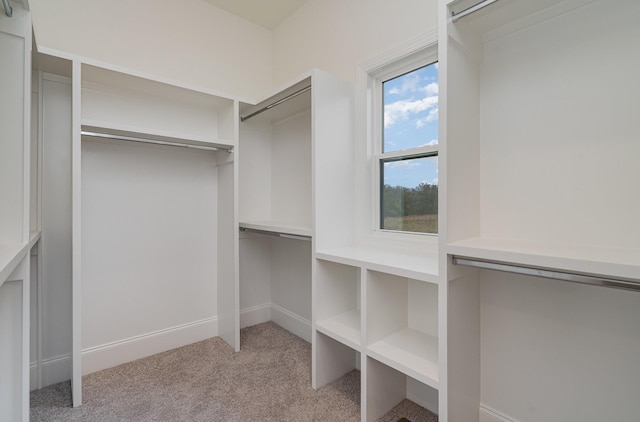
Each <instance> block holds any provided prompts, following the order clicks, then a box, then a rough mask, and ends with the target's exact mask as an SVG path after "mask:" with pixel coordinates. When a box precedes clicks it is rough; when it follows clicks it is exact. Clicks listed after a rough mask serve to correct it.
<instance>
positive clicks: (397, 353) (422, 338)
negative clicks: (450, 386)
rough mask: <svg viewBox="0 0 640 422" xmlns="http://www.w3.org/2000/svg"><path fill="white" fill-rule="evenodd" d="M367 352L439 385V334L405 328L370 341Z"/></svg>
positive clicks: (427, 381) (386, 363) (414, 376)
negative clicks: (437, 335)
mask: <svg viewBox="0 0 640 422" xmlns="http://www.w3.org/2000/svg"><path fill="white" fill-rule="evenodd" d="M367 355H369V356H370V357H372V358H374V359H376V360H378V361H380V362H382V363H384V364H385V365H388V366H390V367H392V368H394V369H396V370H398V371H400V372H402V373H404V374H406V375H408V376H410V377H412V378H415V379H417V380H418V381H420V382H422V383H424V384H427V385H429V386H431V387H433V388H436V389H437V388H438V386H439V365H438V339H437V337H434V336H430V335H428V334H425V333H421V332H419V331H417V330H413V329H411V328H406V329H404V330H401V331H398V332H396V333H394V334H392V335H390V336H387V337H385V338H383V339H382V340H380V341H377V342H375V343H374V344H372V345H370V346H369V347H368V348H367Z"/></svg>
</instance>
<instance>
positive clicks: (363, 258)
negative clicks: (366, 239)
mask: <svg viewBox="0 0 640 422" xmlns="http://www.w3.org/2000/svg"><path fill="white" fill-rule="evenodd" d="M316 258H318V259H323V260H325V261H331V262H336V263H339V264H345V265H351V266H356V267H363V268H364V269H367V270H373V271H378V272H381V273H387V274H393V275H397V276H400V277H408V278H413V279H416V280H421V281H426V282H429V283H438V252H437V250H433V251H429V252H428V253H423V254H416V253H412V252H410V251H405V250H398V249H388V248H379V247H373V246H350V247H342V248H335V249H327V250H321V251H317V252H316Z"/></svg>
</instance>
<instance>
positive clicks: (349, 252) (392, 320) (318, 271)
mask: <svg viewBox="0 0 640 422" xmlns="http://www.w3.org/2000/svg"><path fill="white" fill-rule="evenodd" d="M436 255H437V254H435V252H434V254H433V255H432V256H431V257H429V256H428V255H416V254H413V255H412V254H411V253H410V252H407V251H397V250H396V251H391V250H384V249H381V248H374V247H371V246H369V247H357V246H352V247H343V248H335V249H331V250H327V251H323V252H320V251H317V252H316V253H315V261H314V263H315V264H314V265H315V267H314V268H315V269H314V294H313V296H314V332H315V334H314V340H315V343H314V344H315V347H314V367H313V374H314V376H313V382H314V387H315V388H319V387H322V386H323V385H325V384H327V383H329V382H331V381H333V380H334V379H336V378H338V377H340V376H342V375H344V374H345V373H347V372H349V371H351V370H353V369H360V370H361V371H362V379H363V383H362V387H363V389H364V391H363V392H362V394H361V397H362V407H361V409H362V420H363V421H370V420H375V419H376V418H378V417H381V416H382V415H383V414H384V413H386V412H388V411H389V410H390V409H391V408H393V407H394V406H395V405H397V404H398V403H399V402H400V401H402V400H403V399H405V398H409V399H411V400H414V401H417V402H418V403H419V404H421V405H422V406H426V407H429V408H430V409H431V410H436V409H437V407H438V394H439V393H438V390H439V388H440V363H439V362H440V359H439V356H440V354H441V353H442V351H441V344H440V342H439V340H438V339H439V330H440V323H439V320H440V312H441V311H442V308H441V306H440V305H439V301H440V290H439V285H438V280H439V279H438V274H437V262H438V260H437V256H436ZM430 258H431V259H430Z"/></svg>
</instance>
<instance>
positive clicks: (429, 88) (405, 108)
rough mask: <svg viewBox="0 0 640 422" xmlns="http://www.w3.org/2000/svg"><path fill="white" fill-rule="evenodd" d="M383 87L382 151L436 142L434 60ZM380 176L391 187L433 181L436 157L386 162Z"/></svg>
mask: <svg viewBox="0 0 640 422" xmlns="http://www.w3.org/2000/svg"><path fill="white" fill-rule="evenodd" d="M383 90H384V152H390V151H398V150H404V149H408V148H415V147H419V146H423V145H434V144H437V143H438V65H437V63H436V64H433V65H429V66H426V67H423V68H420V69H417V70H415V71H413V72H410V73H407V74H405V75H402V76H399V77H397V78H395V79H392V80H389V81H387V82H385V83H384V84H383ZM384 179H385V180H384V182H385V184H388V185H391V186H406V187H415V186H418V185H419V184H420V183H429V184H437V183H438V162H437V158H435V157H430V158H421V159H413V160H403V161H395V162H390V163H386V164H385V168H384Z"/></svg>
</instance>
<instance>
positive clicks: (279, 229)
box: [240, 221, 312, 238]
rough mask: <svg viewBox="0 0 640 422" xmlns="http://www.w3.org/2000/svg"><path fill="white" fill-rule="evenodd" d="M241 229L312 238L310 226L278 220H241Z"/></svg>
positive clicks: (282, 235)
mask: <svg viewBox="0 0 640 422" xmlns="http://www.w3.org/2000/svg"><path fill="white" fill-rule="evenodd" d="M240 229H246V230H247V231H254V232H263V233H265V234H274V235H280V236H281V237H287V236H291V237H296V236H297V237H305V238H311V236H312V231H311V228H310V227H305V226H301V225H295V224H291V223H283V222H278V221H243V222H240Z"/></svg>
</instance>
